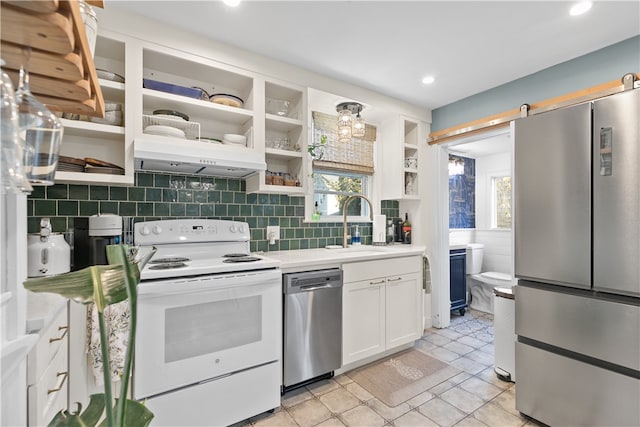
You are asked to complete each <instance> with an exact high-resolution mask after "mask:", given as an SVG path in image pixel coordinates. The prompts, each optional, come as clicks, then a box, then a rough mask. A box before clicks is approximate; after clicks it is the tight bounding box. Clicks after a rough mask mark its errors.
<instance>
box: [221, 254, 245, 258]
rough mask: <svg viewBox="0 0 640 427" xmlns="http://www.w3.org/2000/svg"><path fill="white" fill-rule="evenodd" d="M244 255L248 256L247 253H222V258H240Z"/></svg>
mask: <svg viewBox="0 0 640 427" xmlns="http://www.w3.org/2000/svg"><path fill="white" fill-rule="evenodd" d="M246 256H249V254H241V253H237V254H225V255H222V258H241V257H246Z"/></svg>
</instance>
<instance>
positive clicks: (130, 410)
mask: <svg viewBox="0 0 640 427" xmlns="http://www.w3.org/2000/svg"><path fill="white" fill-rule="evenodd" d="M124 419H125V420H126V421H125V422H124V423H122V424H121V425H122V426H126V427H147V426H148V425H149V424H150V423H151V420H152V419H153V412H151V411H150V410H149V408H147V407H146V406H145V405H144V404H143V403H140V402H138V401H135V400H130V399H127V405H126V411H125V413H124ZM106 421H107V420H103V421H102V422H101V423H100V425H99V426H98V427H108V424H106Z"/></svg>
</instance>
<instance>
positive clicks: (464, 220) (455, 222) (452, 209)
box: [449, 154, 476, 228]
mask: <svg viewBox="0 0 640 427" xmlns="http://www.w3.org/2000/svg"><path fill="white" fill-rule="evenodd" d="M475 227H476V161H475V159H471V158H467V157H460V156H455V155H453V154H449V228H475Z"/></svg>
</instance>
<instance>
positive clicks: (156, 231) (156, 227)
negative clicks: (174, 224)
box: [151, 225, 162, 234]
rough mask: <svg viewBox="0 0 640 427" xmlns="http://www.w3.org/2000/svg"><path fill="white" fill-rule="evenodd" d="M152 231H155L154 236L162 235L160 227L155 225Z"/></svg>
mask: <svg viewBox="0 0 640 427" xmlns="http://www.w3.org/2000/svg"><path fill="white" fill-rule="evenodd" d="M151 231H153V234H160V233H162V228H161V227H160V226H159V225H154V226H153V230H151Z"/></svg>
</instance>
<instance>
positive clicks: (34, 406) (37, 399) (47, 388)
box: [27, 350, 69, 426]
mask: <svg viewBox="0 0 640 427" xmlns="http://www.w3.org/2000/svg"><path fill="white" fill-rule="evenodd" d="M68 374H69V371H68V366H67V351H66V350H64V351H58V353H57V354H56V355H55V356H54V358H53V360H52V361H51V363H50V364H49V366H48V367H47V368H46V369H45V371H44V372H43V374H42V377H41V378H40V380H39V381H37V382H36V383H35V384H33V385H30V386H29V387H28V402H27V408H28V409H27V414H28V425H29V426H42V425H47V424H48V423H49V421H51V419H52V418H53V416H54V415H55V414H56V413H58V412H60V410H62V409H65V408H66V407H67V396H68V381H67V380H68Z"/></svg>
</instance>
